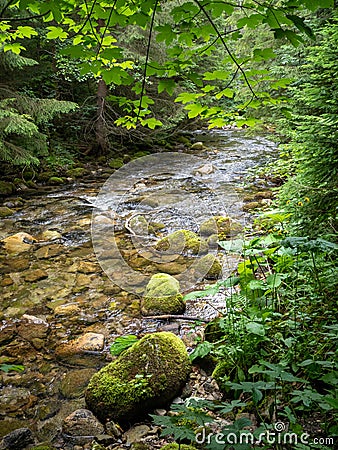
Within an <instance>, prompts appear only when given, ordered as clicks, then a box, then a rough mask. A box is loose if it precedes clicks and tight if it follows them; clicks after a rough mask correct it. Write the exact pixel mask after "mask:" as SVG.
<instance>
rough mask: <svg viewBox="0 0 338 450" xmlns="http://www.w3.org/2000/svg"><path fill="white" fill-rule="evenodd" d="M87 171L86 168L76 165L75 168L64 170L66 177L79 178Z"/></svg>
mask: <svg viewBox="0 0 338 450" xmlns="http://www.w3.org/2000/svg"><path fill="white" fill-rule="evenodd" d="M87 173H88V170H87V169H85V168H84V167H76V168H75V169H69V170H67V172H66V175H67V177H71V178H81V177H83V176H84V175H86V174H87Z"/></svg>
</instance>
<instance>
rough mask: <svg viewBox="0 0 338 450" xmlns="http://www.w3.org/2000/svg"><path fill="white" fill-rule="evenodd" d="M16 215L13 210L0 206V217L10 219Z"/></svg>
mask: <svg viewBox="0 0 338 450" xmlns="http://www.w3.org/2000/svg"><path fill="white" fill-rule="evenodd" d="M14 213H15V211H14V210H13V209H10V208H7V206H0V217H8V216H11V215H12V214H14Z"/></svg>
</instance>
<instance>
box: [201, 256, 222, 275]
mask: <svg viewBox="0 0 338 450" xmlns="http://www.w3.org/2000/svg"><path fill="white" fill-rule="evenodd" d="M195 273H196V274H197V275H200V276H201V277H203V278H206V279H207V280H217V279H218V278H219V277H220V275H221V274H222V264H221V263H220V261H219V259H218V258H217V257H216V256H214V255H211V254H209V255H205V256H202V258H200V259H199V261H198V262H197V263H196V266H195Z"/></svg>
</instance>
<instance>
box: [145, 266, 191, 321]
mask: <svg viewBox="0 0 338 450" xmlns="http://www.w3.org/2000/svg"><path fill="white" fill-rule="evenodd" d="M141 310H142V314H144V315H153V316H156V315H161V314H181V313H182V312H184V310H185V303H184V301H183V295H182V294H180V284H179V282H178V281H177V280H176V278H174V277H172V276H171V275H168V274H167V273H157V274H155V275H153V276H152V277H151V279H150V281H149V283H148V285H147V287H146V290H145V296H144V298H143V300H142V306H141Z"/></svg>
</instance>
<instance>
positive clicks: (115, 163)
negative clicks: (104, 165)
mask: <svg viewBox="0 0 338 450" xmlns="http://www.w3.org/2000/svg"><path fill="white" fill-rule="evenodd" d="M123 164H124V162H123V159H122V158H114V159H112V160H111V161H109V167H110V168H111V169H120V168H121V167H122V166H123Z"/></svg>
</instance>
